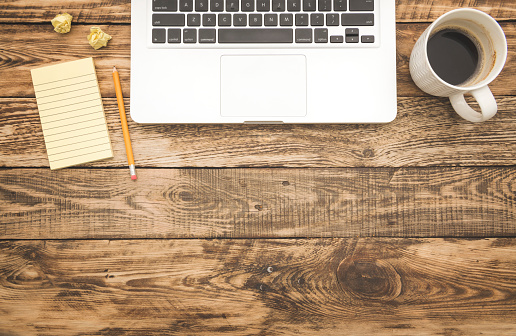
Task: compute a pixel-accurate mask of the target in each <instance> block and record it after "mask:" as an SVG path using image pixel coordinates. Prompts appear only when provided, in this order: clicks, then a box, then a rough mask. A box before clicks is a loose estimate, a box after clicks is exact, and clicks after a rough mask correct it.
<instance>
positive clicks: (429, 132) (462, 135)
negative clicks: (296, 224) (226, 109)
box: [0, 97, 516, 168]
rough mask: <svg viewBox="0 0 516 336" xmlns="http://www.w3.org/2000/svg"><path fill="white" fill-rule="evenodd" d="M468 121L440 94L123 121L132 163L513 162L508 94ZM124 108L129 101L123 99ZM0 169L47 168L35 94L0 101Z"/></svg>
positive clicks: (120, 159)
mask: <svg viewBox="0 0 516 336" xmlns="http://www.w3.org/2000/svg"><path fill="white" fill-rule="evenodd" d="M497 101H498V108H499V112H498V114H497V115H496V116H495V117H494V118H493V119H491V120H489V121H487V122H485V123H481V124H473V123H470V122H468V121H465V120H463V119H461V118H460V117H459V116H458V115H457V114H456V113H455V112H454V111H453V109H452V107H451V105H450V103H449V101H448V100H447V99H445V98H436V97H428V98H423V97H421V98H408V97H407V98H401V97H400V98H398V116H397V118H396V119H395V120H394V121H393V122H391V123H389V124H379V125H374V124H370V125H142V124H136V123H134V122H132V121H131V120H129V128H130V133H131V138H132V143H133V150H134V154H135V159H136V165H137V167H323V168H324V167H408V166H419V167H422V166H436V165H438V166H444V165H459V166H472V165H481V166H489V165H515V164H516V156H515V155H514V153H516V132H515V125H516V114H515V113H514V106H516V97H498V98H497ZM104 107H105V111H106V115H107V121H108V127H109V130H110V135H111V141H112V144H113V148H114V153H115V157H114V159H111V160H104V161H99V162H96V163H92V164H89V165H88V166H94V167H126V165H127V159H126V155H125V147H124V144H123V137H122V130H121V127H120V117H119V113H118V107H117V105H116V99H111V98H109V99H104ZM126 107H129V101H128V100H126ZM0 167H48V159H47V156H46V149H45V145H44V141H43V134H42V131H41V123H40V120H39V115H38V111H37V107H36V104H35V99H21V98H4V99H0Z"/></svg>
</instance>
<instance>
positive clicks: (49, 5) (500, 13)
mask: <svg viewBox="0 0 516 336" xmlns="http://www.w3.org/2000/svg"><path fill="white" fill-rule="evenodd" d="M459 7H471V8H477V9H479V10H482V11H484V12H486V13H488V14H489V15H491V16H493V17H494V18H496V19H497V20H514V19H516V3H515V2H514V1H512V0H463V1H458V0H439V2H435V1H431V0H396V21H398V22H430V21H433V20H435V19H437V18H438V17H439V16H441V15H442V14H444V13H446V12H448V11H450V10H452V9H456V8H459ZM63 11H66V12H68V13H70V14H72V15H73V17H74V22H75V23H92V24H95V23H98V22H101V23H103V24H107V23H127V24H128V23H130V22H131V5H130V0H74V1H68V2H66V3H63V1H62V0H45V1H41V0H10V1H8V2H3V3H0V23H20V22H31V23H42V22H43V23H44V22H49V21H50V20H51V19H52V18H53V17H54V16H55V15H56V14H57V13H61V12H63Z"/></svg>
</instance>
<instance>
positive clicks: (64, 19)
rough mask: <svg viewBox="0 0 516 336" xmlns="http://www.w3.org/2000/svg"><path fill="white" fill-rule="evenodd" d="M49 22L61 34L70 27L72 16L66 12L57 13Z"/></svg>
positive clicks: (66, 31)
mask: <svg viewBox="0 0 516 336" xmlns="http://www.w3.org/2000/svg"><path fill="white" fill-rule="evenodd" d="M50 22H52V26H54V30H55V31H56V32H58V33H61V34H65V33H68V32H69V31H70V29H71V28H72V16H71V15H70V14H68V13H62V14H57V15H56V17H55V18H53V19H52V21H50Z"/></svg>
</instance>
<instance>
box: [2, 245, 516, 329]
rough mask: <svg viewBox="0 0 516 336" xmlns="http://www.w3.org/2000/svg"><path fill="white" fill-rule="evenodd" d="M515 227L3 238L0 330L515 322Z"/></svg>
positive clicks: (506, 325)
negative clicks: (344, 234) (386, 233)
mask: <svg viewBox="0 0 516 336" xmlns="http://www.w3.org/2000/svg"><path fill="white" fill-rule="evenodd" d="M515 269H516V239H482V240H443V239H333V240H328V239H312V240H222V241H218V240H211V241H206V240H186V241H185V240H180V241H168V240H143V241H142V240H136V241H66V242H59V241H19V242H18V241H15V242H1V243H0V298H1V300H2V303H3V305H2V308H1V311H0V314H1V316H2V318H1V319H0V333H1V334H2V335H52V336H59V335H186V334H187V335H210V336H211V335H271V336H275V335H343V334H344V331H345V335H383V334H389V335H512V334H514V333H516V322H515V321H516V295H515V294H516V271H515Z"/></svg>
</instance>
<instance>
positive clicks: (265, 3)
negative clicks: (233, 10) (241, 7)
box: [256, 0, 271, 12]
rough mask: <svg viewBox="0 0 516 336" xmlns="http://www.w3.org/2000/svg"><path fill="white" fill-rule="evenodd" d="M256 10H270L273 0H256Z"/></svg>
mask: <svg viewBox="0 0 516 336" xmlns="http://www.w3.org/2000/svg"><path fill="white" fill-rule="evenodd" d="M256 10H257V11H258V12H268V11H270V10H271V0H256Z"/></svg>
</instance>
